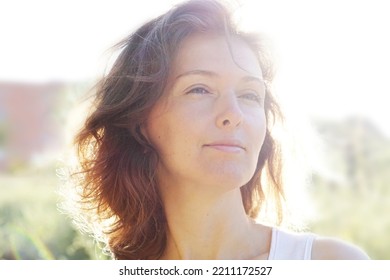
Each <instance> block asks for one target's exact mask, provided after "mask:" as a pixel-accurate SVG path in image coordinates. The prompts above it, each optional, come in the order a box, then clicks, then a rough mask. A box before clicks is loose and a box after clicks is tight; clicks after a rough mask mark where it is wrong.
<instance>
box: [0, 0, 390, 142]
mask: <svg viewBox="0 0 390 280" xmlns="http://www.w3.org/2000/svg"><path fill="white" fill-rule="evenodd" d="M177 2H180V1H178V0H171V1H153V0H142V1H130V0H128V1H125V0H101V1H99V0H97V1H89V0H84V1H77V0H67V1H65V0H64V1H49V0H35V1H28V0H12V1H11V0H8V1H7V0H5V1H1V2H0V11H1V12H0V40H1V44H0V81H18V82H26V81H27V82H47V81H53V80H56V81H82V80H85V79H93V78H94V77H95V76H96V75H99V74H101V73H102V72H103V69H104V67H105V66H106V65H107V61H108V57H109V56H108V54H109V53H108V52H107V49H108V48H109V47H110V46H112V45H113V44H114V43H116V42H117V41H118V40H119V39H120V38H122V37H123V36H125V35H126V34H128V33H129V32H131V31H132V30H133V29H134V28H135V27H137V26H139V25H140V24H141V23H143V22H144V21H145V20H148V19H151V18H153V17H154V16H157V15H159V14H160V13H161V12H163V11H165V10H167V9H169V8H170V7H171V6H172V5H173V4H174V3H177ZM236 3H240V4H241V6H242V8H241V9H239V10H237V17H238V18H239V20H240V22H241V23H242V25H243V26H244V27H245V28H246V29H252V30H258V31H260V32H263V33H265V34H267V35H268V37H269V39H270V40H271V42H272V45H273V49H274V53H275V59H276V65H277V68H276V70H277V79H276V84H275V88H276V90H277V92H278V94H279V95H280V98H281V99H282V100H284V102H285V103H286V104H288V106H289V107H290V108H292V109H293V110H296V111H301V112H304V113H308V114H311V115H314V116H321V117H326V118H336V119H337V118H340V117H343V116H348V115H351V114H358V115H363V116H366V117H369V118H370V119H371V120H373V121H374V122H375V123H376V124H377V125H378V126H379V127H380V128H382V130H383V131H384V132H385V133H386V134H387V135H389V136H390V125H389V124H388V121H389V120H390V113H389V109H388V103H389V101H388V100H389V98H388V96H389V95H390V81H389V80H390V79H389V77H390V51H389V50H390V17H389V16H388V15H389V14H390V5H389V4H388V1H386V0H356V1H352V0H327V1H313V0H311V1H310V0H295V1H288V0H285V1H281V0H272V1H271V0H268V1H267V0H257V1H256V0H246V1H245V0H241V1H236Z"/></svg>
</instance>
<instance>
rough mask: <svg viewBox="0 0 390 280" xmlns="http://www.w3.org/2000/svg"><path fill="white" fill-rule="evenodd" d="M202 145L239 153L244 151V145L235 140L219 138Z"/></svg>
mask: <svg viewBox="0 0 390 280" xmlns="http://www.w3.org/2000/svg"><path fill="white" fill-rule="evenodd" d="M203 146H204V147H208V148H212V149H215V150H219V151H222V152H228V153H239V152H242V151H246V149H245V147H244V145H243V144H242V143H241V142H240V141H237V140H221V141H215V142H211V143H207V144H205V145H203Z"/></svg>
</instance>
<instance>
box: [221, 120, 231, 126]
mask: <svg viewBox="0 0 390 280" xmlns="http://www.w3.org/2000/svg"><path fill="white" fill-rule="evenodd" d="M222 124H223V125H224V126H226V125H229V124H230V121H229V120H224V121H223V122H222Z"/></svg>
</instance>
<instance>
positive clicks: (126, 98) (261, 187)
mask: <svg viewBox="0 0 390 280" xmlns="http://www.w3.org/2000/svg"><path fill="white" fill-rule="evenodd" d="M195 32H204V33H213V34H221V35H223V36H226V38H229V37H230V38H231V37H232V36H233V37H238V38H241V39H242V40H244V41H245V42H246V43H247V44H248V45H249V46H250V47H251V48H252V49H253V51H254V52H255V54H256V55H257V57H258V61H259V63H260V66H261V68H262V70H263V74H264V77H263V78H264V79H265V81H266V82H267V84H269V83H270V82H271V81H272V67H271V66H272V64H271V62H270V60H269V58H268V55H267V52H265V49H264V46H263V41H262V39H261V37H259V36H254V35H251V34H246V33H243V32H240V31H239V30H238V28H237V27H236V26H235V24H234V23H233V21H232V19H231V13H230V12H229V10H228V9H227V8H226V7H225V6H224V5H222V4H220V3H219V2H217V1H215V0H192V1H188V2H185V3H182V4H180V5H177V6H175V7H174V8H172V9H171V10H169V11H168V12H167V13H165V14H163V15H161V16H160V17H158V18H156V19H153V20H151V21H149V22H147V23H146V24H144V25H143V26H141V27H140V28H139V29H138V30H136V31H135V32H134V33H133V34H131V35H130V36H129V37H127V38H125V39H124V40H123V41H122V42H121V43H120V44H118V46H117V47H119V48H120V50H121V51H120V55H119V56H118V58H117V59H116V61H115V63H114V65H113V67H112V68H111V70H110V71H109V73H108V74H106V75H105V76H104V77H103V78H102V79H101V80H100V82H99V83H98V85H97V88H96V96H95V103H94V107H93V111H92V113H91V114H90V115H89V117H88V118H87V120H86V122H85V124H84V126H83V128H82V130H81V131H80V132H79V133H78V135H77V137H76V138H75V144H76V146H77V151H78V157H79V161H80V167H81V170H79V172H77V173H76V175H79V176H82V178H81V180H80V182H81V187H82V192H81V201H82V202H83V208H84V210H85V211H87V212H89V213H90V216H91V217H92V216H94V217H97V218H96V219H97V220H98V221H99V222H101V223H102V224H105V225H106V227H104V235H105V236H106V238H107V243H108V244H107V245H108V248H109V250H110V251H111V253H112V255H113V257H114V258H116V259H159V258H160V257H161V255H162V253H163V252H164V250H165V246H166V232H167V223H166V219H165V215H164V211H163V205H162V201H161V199H160V195H159V192H158V187H157V182H156V169H157V168H156V167H157V164H158V162H159V155H158V154H157V152H156V150H155V149H154V147H153V146H152V145H151V144H150V143H149V142H148V141H147V140H146V139H145V137H143V135H142V134H141V132H140V126H141V124H142V123H143V122H144V121H145V120H146V119H147V117H148V115H149V112H150V110H151V109H152V108H153V106H154V104H156V102H157V101H158V100H159V98H160V97H161V95H162V94H163V92H164V88H165V86H166V83H167V78H168V75H169V73H170V70H171V63H172V60H173V57H174V55H175V53H176V50H177V48H178V46H179V45H180V43H181V42H182V41H183V40H184V39H185V38H186V37H188V36H190V35H191V34H193V33H195ZM265 110H266V118H267V131H266V136H265V140H264V144H263V146H262V149H261V152H260V155H259V160H258V164H257V169H256V172H255V174H254V175H253V177H252V179H251V180H250V181H249V182H248V183H247V184H246V185H244V186H242V187H241V194H242V201H243V205H244V207H245V210H246V213H247V215H248V216H249V217H252V218H255V217H256V216H257V215H258V213H259V211H260V210H261V208H263V207H265V205H266V201H268V200H273V201H274V202H276V210H275V211H276V213H277V217H278V218H279V221H281V219H282V212H283V209H282V201H283V196H284V195H283V188H282V182H281V167H282V166H281V161H280V151H279V149H278V145H277V144H276V142H275V141H274V139H273V137H272V136H271V133H270V127H271V126H272V123H273V122H274V121H275V119H277V118H278V117H280V116H281V114H280V110H279V106H278V104H277V103H276V102H275V100H274V98H273V97H272V94H271V92H270V90H269V87H267V94H266V99H265ZM265 177H266V178H268V180H267V184H266V185H267V186H265V184H264V181H263V180H262V179H263V178H265ZM266 187H267V188H268V189H269V190H270V191H271V192H266V191H265V188H266Z"/></svg>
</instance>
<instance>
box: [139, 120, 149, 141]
mask: <svg viewBox="0 0 390 280" xmlns="http://www.w3.org/2000/svg"><path fill="white" fill-rule="evenodd" d="M137 132H138V133H139V136H140V138H141V139H143V140H145V141H146V142H147V143H150V141H149V140H150V139H149V134H148V129H147V125H146V123H145V122H142V123H140V124H139V125H138V126H137Z"/></svg>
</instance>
